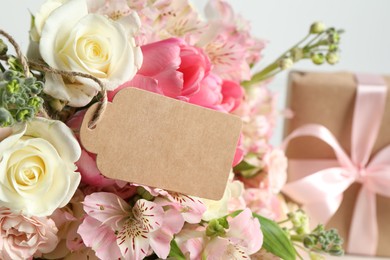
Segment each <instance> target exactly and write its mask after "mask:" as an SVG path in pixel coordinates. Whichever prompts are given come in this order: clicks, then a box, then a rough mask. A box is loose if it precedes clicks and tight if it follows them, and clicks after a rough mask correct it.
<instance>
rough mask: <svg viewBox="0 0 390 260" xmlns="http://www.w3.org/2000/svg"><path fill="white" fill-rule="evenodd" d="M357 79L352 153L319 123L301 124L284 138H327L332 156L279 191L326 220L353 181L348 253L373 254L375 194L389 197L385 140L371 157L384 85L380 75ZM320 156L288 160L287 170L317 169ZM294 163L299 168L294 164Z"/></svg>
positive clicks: (389, 167) (389, 157)
mask: <svg viewBox="0 0 390 260" xmlns="http://www.w3.org/2000/svg"><path fill="white" fill-rule="evenodd" d="M356 79H357V82H358V88H357V95H356V103H355V110H354V115H353V121H352V135H351V157H349V156H348V155H347V154H346V152H345V151H344V150H343V148H342V147H341V146H340V144H339V143H338V141H337V140H336V138H335V137H334V136H333V134H332V133H331V132H330V131H329V130H328V129H327V128H325V127H324V126H322V125H317V124H308V125H304V126H302V127H300V128H298V129H296V130H294V131H293V132H292V133H291V134H290V135H289V136H288V137H287V138H286V140H285V141H284V147H287V145H288V142H289V141H290V140H291V139H293V138H296V137H300V136H313V137H316V138H319V139H320V140H322V141H324V142H325V143H327V144H328V145H329V146H330V147H331V148H332V149H333V151H334V152H335V155H336V158H337V160H333V161H332V162H329V161H327V162H325V164H322V166H321V167H323V168H320V169H322V170H319V171H317V172H314V173H313V174H310V175H308V176H306V177H303V178H301V179H299V180H297V181H294V182H291V183H288V184H287V185H286V186H285V187H284V189H283V192H284V193H286V194H287V195H288V196H290V197H291V198H292V199H294V200H295V201H297V202H299V203H301V204H302V205H303V206H304V208H305V210H306V211H307V213H308V214H309V215H310V216H312V217H313V218H314V219H316V220H318V221H321V222H323V223H326V222H327V221H329V219H330V218H331V217H332V216H333V215H334V214H335V213H336V211H337V209H338V208H339V206H340V204H341V201H342V199H343V192H344V191H345V190H346V189H347V188H348V187H349V186H350V185H351V184H352V183H354V182H360V183H361V184H362V188H361V190H360V191H359V195H358V197H357V200H356V204H355V208H354V212H353V217H352V222H351V226H350V233H349V239H348V241H349V243H348V245H347V251H348V252H349V253H356V254H365V255H375V253H376V247H377V244H378V225H377V220H376V219H377V218H376V194H381V195H383V196H387V197H390V145H388V146H386V147H385V148H383V149H382V150H381V151H379V152H378V153H377V154H376V155H375V156H374V157H373V158H372V159H371V160H370V161H369V158H370V155H371V152H372V148H373V146H374V143H375V141H376V138H377V135H378V131H379V127H380V125H381V120H382V117H383V113H384V108H385V104H386V96H387V87H386V85H385V83H384V81H383V79H382V78H381V77H379V76H373V75H356ZM318 161H319V160H299V161H298V160H297V161H295V162H294V160H290V161H289V163H290V166H292V168H295V169H292V171H291V174H293V175H294V174H299V171H300V170H299V169H305V168H306V169H308V168H317V169H318V166H319V164H318V165H315V164H316V163H318ZM296 166H298V167H296Z"/></svg>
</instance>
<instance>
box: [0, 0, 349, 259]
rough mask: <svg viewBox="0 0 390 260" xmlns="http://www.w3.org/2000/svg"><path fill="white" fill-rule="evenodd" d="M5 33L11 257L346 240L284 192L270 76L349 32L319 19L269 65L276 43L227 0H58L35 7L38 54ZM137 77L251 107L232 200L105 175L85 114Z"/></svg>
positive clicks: (213, 104)
mask: <svg viewBox="0 0 390 260" xmlns="http://www.w3.org/2000/svg"><path fill="white" fill-rule="evenodd" d="M0 33H1V35H2V36H4V38H6V39H7V40H8V42H9V43H10V44H11V45H12V46H14V47H15V49H16V52H15V53H16V55H12V54H11V53H10V52H12V51H11V48H10V47H11V45H8V44H6V43H7V41H0V58H1V61H2V62H1V63H0V69H1V71H0V97H1V98H0V125H1V127H2V128H0V151H1V152H0V158H1V159H0V232H1V234H0V258H1V259H32V258H43V259H95V258H99V259H143V258H148V259H156V258H162V259H165V258H172V259H248V258H253V259H256V258H273V257H275V258H277V257H281V258H283V259H295V258H296V257H300V255H299V253H298V251H297V249H296V248H297V247H302V248H303V249H304V250H306V251H308V252H310V254H311V255H312V256H313V257H314V256H315V255H314V253H330V254H333V255H340V254H342V253H343V251H342V247H341V243H342V240H341V239H340V238H339V236H338V234H337V232H336V231H335V230H325V229H324V227H323V226H318V227H317V228H315V229H314V230H309V226H308V218H307V216H306V215H305V214H304V213H303V212H302V211H300V210H294V209H293V208H291V207H288V206H287V203H286V202H285V201H284V199H283V197H282V196H281V195H280V190H281V188H282V187H283V185H284V183H285V181H286V167H287V160H286V158H285V156H284V153H283V151H282V150H280V149H279V148H275V147H272V145H270V143H269V139H270V136H271V135H272V133H273V129H274V127H275V120H276V118H277V116H279V113H278V112H277V110H276V107H275V99H276V98H275V95H274V94H273V93H272V92H271V91H270V90H269V88H268V82H269V81H270V79H271V78H272V77H273V76H275V75H276V74H277V73H278V72H280V71H282V70H285V69H288V68H290V67H291V66H292V65H293V64H294V63H295V62H297V61H299V60H301V59H311V60H312V61H313V62H314V63H315V64H322V63H324V62H328V63H330V64H334V63H336V62H337V60H338V55H337V51H338V42H339V34H340V31H338V30H335V29H334V28H326V27H325V26H324V25H323V24H322V23H314V24H313V25H312V26H311V28H310V31H309V33H308V35H307V36H306V37H305V38H304V39H302V40H301V41H299V42H298V43H297V44H296V45H294V46H293V47H292V48H290V49H289V50H288V51H286V52H285V53H283V54H282V55H281V56H280V57H279V58H277V59H276V60H275V62H273V63H272V64H270V65H269V66H267V67H265V68H264V69H263V70H261V71H259V72H257V73H253V72H252V70H251V68H252V67H253V66H254V65H255V64H257V63H258V62H259V61H261V57H262V51H263V49H264V48H265V46H266V42H265V41H264V40H260V39H257V38H255V37H253V36H252V35H251V34H250V28H249V23H248V22H247V21H245V19H243V18H242V17H240V16H238V15H236V14H235V13H234V11H233V10H232V8H231V7H230V6H229V4H228V3H226V2H224V1H223V0H210V1H209V3H208V4H207V6H206V9H205V18H203V17H202V16H200V14H199V13H198V12H197V11H196V10H195V9H194V8H193V7H192V6H191V4H190V3H189V2H188V1H187V0H149V1H146V0H138V1H136V0H134V1H126V0H105V1H103V0H47V1H46V2H45V3H44V4H43V5H42V7H41V8H40V10H39V11H38V12H37V13H36V14H34V16H33V17H32V25H31V30H30V38H31V43H30V46H29V49H28V52H27V58H28V59H27V58H25V56H24V55H23V53H22V52H21V50H20V48H19V47H18V45H17V43H16V42H15V41H14V40H13V39H12V37H11V36H10V35H9V34H8V33H7V32H4V31H3V30H0ZM126 88H139V89H143V90H146V91H151V92H154V93H157V94H160V95H164V96H166V97H169V98H173V99H178V100H181V101H182V102H188V103H191V104H195V105H198V106H202V107H205V108H209V109H213V110H217V111H220V112H222V113H230V114H234V115H237V116H239V117H240V118H241V119H242V121H243V129H242V134H241V137H240V140H239V143H238V145H237V149H236V154H235V156H234V162H233V165H232V171H231V175H230V178H229V181H228V184H227V187H226V190H225V193H224V195H223V198H222V199H221V200H219V201H212V200H207V199H203V198H196V197H193V196H189V195H185V194H179V193H175V192H171V191H167V190H163V189H160V188H158V187H148V186H144V185H139V184H136V183H131V182H126V181H123V180H117V179H111V178H107V177H105V176H104V175H102V174H101V172H100V171H99V169H98V167H97V165H96V156H95V155H94V154H91V153H89V152H87V151H86V150H85V149H84V147H83V146H82V144H81V143H80V142H79V131H80V126H81V122H82V120H83V117H84V115H85V111H86V109H87V108H88V107H90V106H91V105H93V104H95V103H99V104H100V105H102V104H105V103H106V102H107V100H108V101H111V100H112V99H113V97H114V96H115V94H116V93H117V92H119V91H120V90H122V89H126ZM140 174H142V173H140ZM199 189H201V187H199Z"/></svg>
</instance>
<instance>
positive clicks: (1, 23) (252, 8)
mask: <svg viewBox="0 0 390 260" xmlns="http://www.w3.org/2000/svg"><path fill="white" fill-rule="evenodd" d="M42 2H43V0H16V1H15V0H0V3H1V15H0V28H2V29H4V30H6V31H8V32H9V33H11V34H12V35H13V36H14V37H15V38H16V40H17V41H18V42H19V43H20V44H21V46H22V48H23V49H24V50H26V49H27V46H28V28H29V23H30V12H32V13H34V12H35V11H36V10H37V9H38V7H39V5H40V4H41V3H42ZM193 2H194V4H195V6H197V7H198V8H199V9H201V8H203V6H204V5H205V3H206V0H194V1H193ZM229 2H230V3H231V4H232V5H233V7H234V9H235V10H236V12H238V13H240V14H241V15H242V16H244V17H245V18H246V19H248V20H249V21H251V23H252V31H253V34H254V35H256V36H257V37H259V38H263V39H267V40H269V45H268V47H267V48H266V49H265V51H264V53H263V54H264V59H263V61H262V63H261V64H260V68H261V67H264V66H265V65H266V64H268V63H269V62H272V61H273V59H275V58H276V57H277V56H278V55H279V54H280V53H282V52H283V51H284V50H286V49H287V48H289V47H290V46H292V45H293V44H294V43H295V42H296V41H298V40H299V39H300V38H301V37H303V36H304V35H305V34H306V32H307V30H308V27H309V25H310V24H311V23H312V22H313V21H323V22H324V23H325V24H327V25H329V26H335V27H337V28H343V29H345V30H346V33H345V34H343V35H342V42H341V49H342V53H341V61H340V63H338V64H337V65H336V66H333V67H331V66H321V67H316V66H314V65H312V64H311V63H310V62H309V61H303V62H301V63H300V64H298V66H296V67H295V68H298V69H307V70H349V71H357V72H372V73H389V70H390V15H389V10H390V1H389V0H375V1H369V0H343V1H340V0H271V1H265V0H230V1H229ZM286 74H287V73H282V74H280V75H279V76H278V77H277V78H276V79H275V80H274V81H273V82H272V84H271V88H272V89H273V90H274V91H276V92H278V93H279V95H280V101H279V107H280V108H283V106H284V105H283V104H284V99H285V86H286V76H287V75H286ZM281 129H282V124H281V122H280V124H279V127H278V129H277V131H276V133H275V136H274V138H273V140H272V142H273V143H274V144H276V145H277V144H279V143H280V140H281ZM346 258H347V257H344V258H343V259H346ZM348 259H360V258H356V257H348Z"/></svg>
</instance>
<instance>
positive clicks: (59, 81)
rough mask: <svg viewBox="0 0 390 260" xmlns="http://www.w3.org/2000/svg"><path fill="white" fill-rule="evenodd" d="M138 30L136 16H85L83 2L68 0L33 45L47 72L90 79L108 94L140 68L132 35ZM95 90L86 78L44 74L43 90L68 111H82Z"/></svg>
mask: <svg viewBox="0 0 390 260" xmlns="http://www.w3.org/2000/svg"><path fill="white" fill-rule="evenodd" d="M139 27H140V20H139V17H138V15H137V14H136V13H134V12H132V13H130V14H129V15H128V16H126V17H123V18H121V19H119V20H115V21H114V20H112V19H110V18H108V17H107V16H104V15H101V14H90V13H88V7H87V3H86V0H69V1H67V2H65V3H64V4H63V5H61V6H60V7H58V8H56V9H55V10H54V11H52V12H51V13H50V14H49V16H48V17H47V19H46V20H45V22H44V25H43V28H42V32H41V35H40V40H39V52H40V54H41V57H42V59H43V60H44V61H45V62H46V63H47V64H48V65H49V66H51V67H53V68H56V69H61V70H67V71H77V72H82V73H87V74H90V75H93V76H95V77H97V78H99V79H100V80H102V81H103V83H104V84H105V86H106V88H107V89H108V90H114V89H115V88H116V87H118V86H119V85H120V84H122V83H124V82H126V81H129V80H131V79H132V78H133V76H134V75H135V73H136V72H137V71H138V69H139V68H140V66H141V64H142V52H141V49H140V48H139V47H138V46H136V44H135V40H134V35H135V33H136V32H137V31H138V29H139ZM98 90H99V86H98V85H97V84H96V83H95V82H93V81H92V80H90V79H85V78H81V77H77V78H75V79H69V78H66V79H65V78H64V79H63V78H61V77H59V76H58V75H54V74H50V73H47V77H46V82H45V88H44V91H45V92H46V93H47V94H49V95H51V96H53V97H55V98H58V99H61V100H65V101H67V102H69V103H68V105H70V106H75V107H79V106H84V105H86V104H87V103H89V101H91V99H92V97H94V96H95V95H96V93H97V91H98Z"/></svg>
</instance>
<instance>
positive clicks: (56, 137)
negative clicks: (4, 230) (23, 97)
mask: <svg viewBox="0 0 390 260" xmlns="http://www.w3.org/2000/svg"><path fill="white" fill-rule="evenodd" d="M0 140H2V141H1V142H0V155H1V161H0V206H5V207H8V208H10V209H11V210H12V211H14V212H19V213H22V214H24V215H27V216H37V217H42V216H48V215H51V214H52V213H53V212H54V210H55V209H57V208H60V207H63V206H65V205H66V204H67V203H68V202H69V201H70V199H71V198H72V196H73V194H74V193H75V191H76V189H77V187H78V185H79V183H80V179H81V176H80V173H78V172H75V170H76V166H75V164H74V163H75V162H76V161H77V160H78V159H79V157H80V154H81V149H80V146H79V144H78V142H77V140H76V139H75V137H74V136H73V133H72V131H71V130H70V129H69V128H68V127H67V126H66V125H65V124H64V123H62V122H60V121H54V120H48V119H43V118H36V119H34V120H32V121H31V122H29V123H26V124H23V125H16V126H14V127H13V128H2V129H0Z"/></svg>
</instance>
